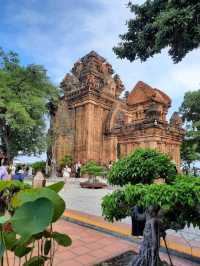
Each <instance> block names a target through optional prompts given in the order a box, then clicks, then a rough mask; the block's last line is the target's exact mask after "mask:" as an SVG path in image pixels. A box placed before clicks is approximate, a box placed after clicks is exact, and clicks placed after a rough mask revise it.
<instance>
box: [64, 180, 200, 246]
mask: <svg viewBox="0 0 200 266" xmlns="http://www.w3.org/2000/svg"><path fill="white" fill-rule="evenodd" d="M83 180H84V179H82V178H81V179H76V178H70V179H69V181H68V183H67V184H66V185H65V188H64V189H63V190H62V191H61V196H62V197H63V198H64V200H65V202H66V207H67V208H68V209H71V210H77V211H81V212H85V213H88V214H92V215H97V216H101V215H102V210H101V202H102V197H103V196H105V195H107V194H109V193H112V191H113V187H108V188H105V189H84V188H80V185H79V184H80V181H83ZM122 222H125V223H128V224H131V219H130V218H127V219H124V220H123V221H122ZM168 234H169V235H171V236H176V237H179V238H183V239H184V240H185V241H189V242H190V241H197V242H199V243H200V230H199V228H194V227H193V226H191V227H190V228H185V229H184V230H180V231H179V232H178V233H177V232H175V231H173V230H169V231H168Z"/></svg>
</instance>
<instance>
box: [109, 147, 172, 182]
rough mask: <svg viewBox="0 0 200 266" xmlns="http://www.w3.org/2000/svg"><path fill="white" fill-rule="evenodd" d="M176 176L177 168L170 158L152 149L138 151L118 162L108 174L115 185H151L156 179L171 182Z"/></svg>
mask: <svg viewBox="0 0 200 266" xmlns="http://www.w3.org/2000/svg"><path fill="white" fill-rule="evenodd" d="M175 175H176V167H175V164H174V163H173V162H171V160H170V159H169V157H168V156H166V155H164V154H162V153H159V152H157V151H156V150H151V149H137V150H135V151H134V152H133V153H131V154H130V155H128V156H126V157H124V158H123V159H121V160H119V161H118V162H116V163H115V164H114V165H113V166H112V168H111V170H110V172H109V173H108V181H109V183H110V184H113V185H120V186H123V185H125V184H128V183H131V184H133V185H134V184H137V183H143V184H151V183H152V182H153V181H154V179H156V178H163V179H165V180H166V182H170V180H171V179H173V177H174V176H175Z"/></svg>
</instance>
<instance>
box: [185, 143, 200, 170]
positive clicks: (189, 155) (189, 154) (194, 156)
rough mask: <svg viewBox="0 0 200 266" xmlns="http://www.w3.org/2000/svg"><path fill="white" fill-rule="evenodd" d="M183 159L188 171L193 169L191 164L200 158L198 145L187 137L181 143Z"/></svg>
mask: <svg viewBox="0 0 200 266" xmlns="http://www.w3.org/2000/svg"><path fill="white" fill-rule="evenodd" d="M181 159H182V161H183V163H184V168H185V170H186V173H189V171H190V170H191V164H192V163H193V162H195V161H198V160H199V159H200V155H199V153H198V152H197V145H196V144H195V143H193V141H190V140H187V139H185V140H184V141H183V143H182V145H181Z"/></svg>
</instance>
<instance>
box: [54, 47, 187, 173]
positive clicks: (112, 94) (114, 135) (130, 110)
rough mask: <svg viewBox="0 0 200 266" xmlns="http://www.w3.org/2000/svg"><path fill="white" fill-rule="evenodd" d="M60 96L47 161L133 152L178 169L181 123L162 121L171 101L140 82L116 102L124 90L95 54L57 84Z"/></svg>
mask: <svg viewBox="0 0 200 266" xmlns="http://www.w3.org/2000/svg"><path fill="white" fill-rule="evenodd" d="M61 88H62V90H63V92H64V95H63V97H62V98H61V99H60V102H59V104H58V106H57V108H56V109H54V111H53V112H52V119H51V130H50V132H51V136H52V140H53V142H52V147H51V152H50V154H51V161H52V162H53V163H55V164H57V165H58V164H59V161H60V160H61V159H62V158H63V157H64V156H65V155H71V156H72V157H73V158H74V160H75V161H78V160H79V161H82V162H83V163H84V162H86V161H88V160H95V161H97V162H99V163H101V164H108V162H109V161H115V160H116V159H117V158H121V157H123V156H125V155H127V154H129V153H130V152H132V151H133V150H135V149H136V148H138V147H143V148H155V149H157V150H159V151H161V152H163V153H166V154H168V155H169V156H170V158H171V159H172V160H173V161H175V162H176V165H177V167H178V168H179V167H180V144H181V141H182V138H183V136H184V130H183V129H182V128H181V124H182V122H181V119H180V117H179V116H178V113H174V114H173V116H172V118H171V120H170V123H168V121H167V119H166V115H167V112H168V108H169V107H170V106H171V99H170V98H169V97H168V96H167V95H166V94H165V93H164V92H162V91H160V90H158V89H155V88H152V87H150V86H149V85H147V84H145V83H144V82H142V81H139V82H138V83H137V84H136V85H135V87H134V88H133V90H132V91H131V92H130V93H125V97H124V98H123V99H121V98H120V95H121V93H122V91H123V90H124V86H123V83H122V81H121V80H120V77H119V76H118V75H117V74H114V71H113V69H112V66H111V65H110V64H109V63H108V62H107V61H106V60H105V59H104V58H103V57H101V56H100V55H98V54H97V53H96V52H94V51H92V52H90V53H89V54H87V55H86V56H84V57H83V58H81V59H80V60H79V61H78V62H77V63H75V65H74V67H73V68H72V71H71V73H70V74H67V75H66V76H65V77H64V79H63V81H62V82H61Z"/></svg>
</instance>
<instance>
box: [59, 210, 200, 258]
mask: <svg viewBox="0 0 200 266" xmlns="http://www.w3.org/2000/svg"><path fill="white" fill-rule="evenodd" d="M64 216H65V217H67V218H69V219H72V220H74V221H78V222H81V223H83V224H89V225H92V226H96V227H98V228H102V229H105V230H107V231H109V232H114V233H117V234H120V235H124V236H130V234H131V227H130V225H128V224H124V223H108V222H106V221H105V220H104V218H103V217H102V216H96V215H91V214H86V213H84V212H80V211H75V210H67V211H65V213H64ZM167 245H168V247H169V248H170V249H172V250H174V251H176V252H180V253H185V254H186V255H189V256H193V257H197V258H199V259H200V242H199V241H194V240H186V239H184V238H183V237H181V236H177V235H173V234H169V235H167ZM161 246H163V247H164V243H163V241H161Z"/></svg>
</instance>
